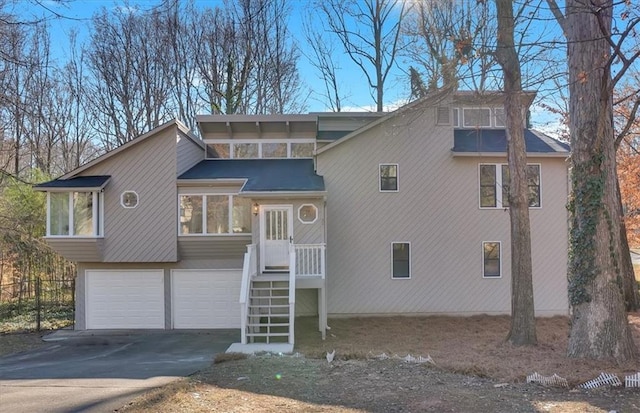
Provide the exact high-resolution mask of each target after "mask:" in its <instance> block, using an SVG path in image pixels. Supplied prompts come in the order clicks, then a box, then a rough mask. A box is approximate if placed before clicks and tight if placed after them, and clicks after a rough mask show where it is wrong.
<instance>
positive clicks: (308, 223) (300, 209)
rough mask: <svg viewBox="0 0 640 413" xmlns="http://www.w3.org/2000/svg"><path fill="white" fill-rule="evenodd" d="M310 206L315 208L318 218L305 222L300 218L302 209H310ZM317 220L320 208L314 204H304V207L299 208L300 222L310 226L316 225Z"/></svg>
mask: <svg viewBox="0 0 640 413" xmlns="http://www.w3.org/2000/svg"><path fill="white" fill-rule="evenodd" d="M308 206H310V207H313V209H314V210H315V211H316V217H315V218H314V219H313V221H305V220H303V219H302V217H301V216H300V211H302V208H304V207H308ZM317 220H318V207H317V206H315V205H314V204H302V205H300V206H299V207H298V221H300V222H301V223H302V224H305V225H310V224H313V223H315V222H316V221H317Z"/></svg>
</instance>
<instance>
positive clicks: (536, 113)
mask: <svg viewBox="0 0 640 413" xmlns="http://www.w3.org/2000/svg"><path fill="white" fill-rule="evenodd" d="M34 1H35V0H31V1H22V2H19V3H17V5H15V6H14V7H15V9H14V12H15V13H16V14H18V15H21V16H23V18H24V19H25V20H29V19H33V18H37V17H38V16H41V15H43V14H44V15H46V16H48V17H49V18H50V21H49V23H50V27H51V34H52V45H53V47H54V54H55V55H57V56H59V57H60V59H65V55H66V54H67V53H68V52H69V40H68V37H69V33H70V32H71V30H76V31H77V32H78V33H79V41H80V42H83V41H87V40H88V33H89V26H90V23H91V22H90V20H91V16H92V15H93V14H94V13H95V12H96V11H98V10H99V9H101V8H102V7H105V8H107V9H111V8H115V7H122V5H123V4H124V2H122V1H116V0H71V1H66V2H62V3H61V2H57V1H54V0H39V1H40V2H41V5H34ZM158 2H159V1H158V0H138V1H135V0H131V1H130V5H135V6H138V7H140V8H141V9H143V10H144V9H148V8H151V7H153V6H154V5H156V4H158ZM196 4H199V5H202V6H203V7H215V6H222V5H223V4H224V2H223V0H196ZM290 4H291V6H292V10H291V16H290V30H291V32H292V35H293V37H294V39H296V40H297V41H298V45H299V47H300V48H301V49H302V50H303V52H304V49H305V47H306V44H305V41H304V36H303V35H302V20H303V15H304V14H308V13H309V7H311V5H312V3H311V1H310V0H291V3H290ZM46 8H49V9H50V10H51V11H48V10H46ZM52 12H55V13H58V14H60V15H62V16H64V17H63V18H51V16H53V15H54V14H53V13H52ZM317 21H319V20H317ZM554 23H555V22H551V24H554ZM319 24H322V23H319ZM338 50H339V48H338ZM335 58H336V60H337V65H338V67H339V68H341V69H342V70H341V71H340V72H339V82H340V88H341V93H342V95H343V96H344V100H343V110H345V111H349V110H374V101H373V98H372V97H371V90H370V89H369V88H368V86H367V83H366V78H365V77H364V75H363V74H362V72H361V71H360V69H359V68H357V67H356V66H355V65H354V64H353V63H352V62H351V61H350V60H349V58H348V57H347V56H346V55H345V54H344V53H341V52H339V53H338V54H337V56H335ZM398 59H399V61H400V63H402V57H399V58H398ZM400 66H404V65H402V64H401V65H400ZM298 68H299V70H300V75H301V79H303V81H304V83H305V86H306V87H307V88H308V89H309V90H311V91H316V93H309V97H308V98H307V101H306V103H307V110H308V111H309V112H317V111H324V110H328V108H327V107H325V105H324V104H323V102H322V96H320V95H319V94H318V93H321V92H322V91H323V90H324V88H323V83H322V80H321V79H320V78H319V75H318V73H317V72H316V70H315V68H313V67H312V66H311V65H310V63H309V62H308V60H307V59H306V58H305V57H304V56H301V58H300V60H299V64H298ZM408 90H409V85H408V76H407V75H406V74H405V73H404V72H403V71H402V70H401V69H399V68H396V69H394V70H393V71H392V73H391V74H390V75H389V78H388V80H387V86H386V90H385V99H384V100H385V104H386V105H388V108H389V109H395V107H397V106H399V105H401V104H403V103H405V102H406V99H407V97H408ZM305 94H306V93H305ZM532 109H533V119H532V120H533V121H534V126H536V127H538V128H541V129H544V130H545V131H552V130H554V129H556V128H557V125H556V120H555V118H554V117H551V116H550V115H549V114H548V113H546V112H544V111H541V110H539V109H538V108H532ZM549 123H550V126H549V125H547V124H549Z"/></svg>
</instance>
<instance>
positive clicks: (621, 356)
mask: <svg viewBox="0 0 640 413" xmlns="http://www.w3.org/2000/svg"><path fill="white" fill-rule="evenodd" d="M586 4H587V3H583V2H581V1H580V0H568V1H567V3H566V5H567V11H566V14H565V15H566V18H565V19H566V21H565V34H566V36H567V43H568V61H569V93H570V99H569V113H570V114H571V116H570V122H569V129H570V134H571V147H572V157H571V158H572V159H571V162H572V177H571V179H572V197H571V202H570V211H571V234H570V256H569V299H570V303H571V306H572V320H571V321H572V322H571V333H570V337H569V347H568V354H569V356H571V357H588V358H594V359H605V358H614V359H616V360H617V361H618V362H624V361H626V360H630V359H633V358H634V357H635V354H636V349H635V346H634V343H633V340H632V337H631V331H630V329H629V326H628V322H627V314H626V312H625V306H624V294H623V288H622V287H623V280H622V276H621V272H620V263H621V257H620V251H621V249H620V219H621V216H620V208H619V205H618V199H617V184H616V164H615V149H614V141H615V139H614V130H613V122H612V114H613V109H612V100H613V94H612V90H611V72H610V68H609V64H608V58H609V56H611V49H610V46H609V44H608V42H607V40H606V38H605V37H606V36H608V35H610V33H611V23H612V1H611V0H594V1H593V2H591V3H588V4H589V5H590V6H587V5H586ZM587 7H592V8H590V9H589V8H587ZM597 13H599V14H600V18H601V21H600V24H599V22H598V16H597ZM601 25H602V27H603V28H604V29H605V31H607V32H606V33H603V32H602V31H601ZM603 34H604V36H603Z"/></svg>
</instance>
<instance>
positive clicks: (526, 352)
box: [296, 313, 640, 384]
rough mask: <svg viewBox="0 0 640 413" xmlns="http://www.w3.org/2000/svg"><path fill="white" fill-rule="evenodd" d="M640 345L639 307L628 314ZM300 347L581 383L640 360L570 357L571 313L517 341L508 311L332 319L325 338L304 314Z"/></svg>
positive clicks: (308, 351) (315, 352) (545, 321)
mask: <svg viewBox="0 0 640 413" xmlns="http://www.w3.org/2000/svg"><path fill="white" fill-rule="evenodd" d="M629 319H630V323H631V326H632V330H633V335H634V339H635V341H636V344H637V346H638V348H640V313H633V314H630V316H629ZM298 324H299V326H298V330H297V332H298V334H296V350H297V351H299V352H300V353H302V354H304V355H306V356H307V357H318V358H320V357H324V354H325V353H326V352H327V351H332V350H334V349H335V350H336V358H337V359H349V358H354V357H367V356H373V355H379V354H381V353H386V354H388V355H394V354H397V355H399V356H406V355H407V354H412V355H413V356H423V357H426V356H427V355H430V356H431V357H432V358H433V360H434V361H435V363H436V365H437V366H438V367H439V368H442V369H445V370H447V371H452V372H458V373H463V374H471V375H475V376H480V377H490V378H492V379H495V380H500V381H509V382H522V381H524V380H525V378H526V375H528V374H531V373H533V372H534V371H537V372H539V373H540V374H543V375H551V374H553V373H557V374H559V375H561V376H563V377H566V378H567V379H568V380H569V382H570V383H571V384H577V383H580V382H583V381H586V380H588V379H591V378H593V377H595V376H597V375H598V374H599V373H600V372H601V371H608V372H612V373H618V374H629V373H634V372H637V371H640V360H636V362H635V363H629V364H625V365H624V366H619V365H617V364H616V363H615V362H613V361H597V362H596V361H589V360H576V359H569V358H567V357H566V349H567V339H568V333H569V319H568V318H567V317H553V318H539V319H537V333H538V345H537V346H535V347H528V346H526V347H516V346H513V345H511V344H510V343H508V342H505V338H506V336H507V333H508V331H509V318H508V317H506V316H504V317H503V316H474V317H465V318H462V317H444V316H434V317H376V318H350V319H332V320H330V321H329V325H330V326H331V330H330V331H329V333H328V335H327V339H326V340H325V341H322V340H319V339H318V334H315V333H314V332H313V330H314V329H316V325H315V319H300V320H299V323H298Z"/></svg>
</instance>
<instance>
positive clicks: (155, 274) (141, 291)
mask: <svg viewBox="0 0 640 413" xmlns="http://www.w3.org/2000/svg"><path fill="white" fill-rule="evenodd" d="M85 274H86V281H87V286H86V288H87V328H89V329H106V328H164V271H163V270H118V271H115V270H113V271H112V270H87V271H86V273H85Z"/></svg>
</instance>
